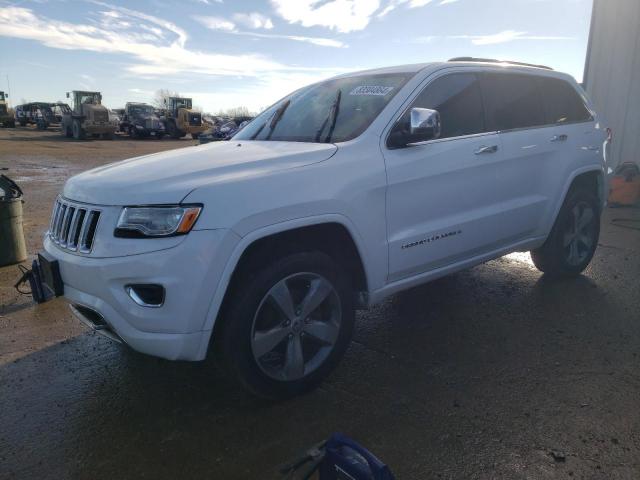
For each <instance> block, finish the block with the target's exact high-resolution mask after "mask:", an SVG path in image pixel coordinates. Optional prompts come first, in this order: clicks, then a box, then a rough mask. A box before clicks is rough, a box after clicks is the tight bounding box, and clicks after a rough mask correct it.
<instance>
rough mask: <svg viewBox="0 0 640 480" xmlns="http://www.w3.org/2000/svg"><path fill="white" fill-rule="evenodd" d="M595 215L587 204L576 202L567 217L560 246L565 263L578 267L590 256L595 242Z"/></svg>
mask: <svg viewBox="0 0 640 480" xmlns="http://www.w3.org/2000/svg"><path fill="white" fill-rule="evenodd" d="M596 221H597V215H596V214H595V212H594V211H593V208H592V207H591V206H589V204H588V203H587V202H578V203H577V204H576V205H575V206H574V207H573V209H572V210H571V212H570V215H569V216H568V219H567V223H566V227H565V230H564V234H563V237H562V246H563V248H564V250H565V254H566V259H567V263H569V264H570V265H572V266H577V265H580V264H581V263H582V262H584V260H585V259H586V258H587V257H588V256H589V255H590V254H591V252H592V250H593V248H594V246H595V245H594V244H595V241H596V235H595V232H596V228H595V222H596Z"/></svg>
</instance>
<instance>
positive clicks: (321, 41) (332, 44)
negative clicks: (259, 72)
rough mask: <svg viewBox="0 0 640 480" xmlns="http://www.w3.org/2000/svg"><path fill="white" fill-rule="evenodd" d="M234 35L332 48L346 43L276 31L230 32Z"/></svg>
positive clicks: (340, 46) (343, 46)
mask: <svg viewBox="0 0 640 480" xmlns="http://www.w3.org/2000/svg"><path fill="white" fill-rule="evenodd" d="M231 33H234V34H235V35H246V36H248V37H256V38H275V39H281V40H293V41H296V42H305V43H311V44H313V45H318V46H320V47H334V48H345V47H346V46H347V45H346V44H345V43H344V42H341V41H340V40H334V39H332V38H323V37H304V36H301V35H280V34H277V33H258V32H231Z"/></svg>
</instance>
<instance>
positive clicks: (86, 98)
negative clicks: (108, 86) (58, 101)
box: [78, 92, 100, 105]
mask: <svg viewBox="0 0 640 480" xmlns="http://www.w3.org/2000/svg"><path fill="white" fill-rule="evenodd" d="M78 103H83V104H89V105H92V104H95V105H99V104H100V94H99V93H91V92H82V93H78Z"/></svg>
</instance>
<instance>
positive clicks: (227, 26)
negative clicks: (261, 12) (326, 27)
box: [193, 16, 347, 48]
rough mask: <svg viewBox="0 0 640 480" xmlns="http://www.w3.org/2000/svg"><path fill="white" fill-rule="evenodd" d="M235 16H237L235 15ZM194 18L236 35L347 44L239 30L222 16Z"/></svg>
mask: <svg viewBox="0 0 640 480" xmlns="http://www.w3.org/2000/svg"><path fill="white" fill-rule="evenodd" d="M234 18H236V17H235V16H234ZM193 19H194V20H196V21H198V22H200V23H202V24H203V25H204V26H205V27H207V28H209V29H211V30H220V31H224V32H227V33H232V34H234V35H241V36H247V37H254V38H266V39H270V38H274V39H280V40H293V41H296V42H305V43H311V44H313V45H318V46H321V47H334V48H343V47H346V46H347V45H346V44H345V43H344V42H341V41H340V40H335V39H333V38H323V37H307V36H303V35H281V34H277V33H259V32H245V31H239V30H237V28H236V24H235V23H233V22H231V21H229V20H227V19H225V18H221V17H202V16H194V17H193ZM264 28H267V27H264Z"/></svg>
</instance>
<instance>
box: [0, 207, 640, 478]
mask: <svg viewBox="0 0 640 480" xmlns="http://www.w3.org/2000/svg"><path fill="white" fill-rule="evenodd" d="M49 208H50V207H49V205H46V209H47V210H48V209H49ZM614 218H634V219H635V220H636V223H635V225H636V226H637V225H638V224H637V220H639V219H640V210H637V209H636V210H631V209H608V210H607V211H606V212H605V215H604V217H603V222H602V235H601V239H600V243H601V244H600V246H599V248H598V251H597V253H596V256H595V258H594V260H593V262H592V265H591V266H590V267H589V269H588V270H587V271H586V273H585V275H583V276H581V277H579V278H577V279H573V280H562V281H551V280H549V279H546V278H545V277H544V276H541V274H540V273H539V272H538V271H537V270H535V268H534V267H533V266H532V265H531V264H530V262H529V257H528V254H514V255H511V256H509V257H505V258H502V259H499V260H495V261H492V262H489V263H487V264H484V265H481V266H478V267H475V268H473V269H471V270H468V271H465V272H461V273H458V274H456V275H452V276H449V277H446V278H443V279H441V280H438V281H436V282H433V283H431V284H427V285H425V286H422V287H419V288H416V289H413V290H411V291H408V292H404V293H401V294H398V295H396V296H394V297H392V298H391V299H389V300H388V301H386V302H385V303H383V304H381V305H379V306H377V307H375V308H373V309H371V310H369V311H367V312H361V313H359V314H358V318H357V326H356V332H355V337H354V341H353V343H352V345H351V347H350V349H349V351H348V352H347V355H346V357H345V358H344V360H343V361H342V363H341V364H340V365H339V367H338V368H337V370H336V371H335V372H334V373H333V374H332V375H331V377H330V378H329V379H328V381H326V382H325V383H324V384H323V385H322V387H321V388H320V389H318V390H317V391H315V392H313V393H311V394H309V395H306V396H304V397H300V398H296V399H293V400H290V401H287V402H282V403H275V404H273V403H265V402H262V401H259V400H256V399H254V398H252V397H250V396H248V395H247V394H245V393H244V392H243V391H241V390H239V389H238V388H237V387H236V386H235V385H234V384H232V383H230V382H229V381H228V380H226V379H225V378H224V376H223V375H222V373H221V372H219V371H217V370H216V368H215V366H214V365H213V364H212V363H210V362H205V363H186V362H184V363H180V362H168V361H163V360H159V359H155V358H151V357H146V356H143V355H139V354H136V353H133V352H131V351H128V350H127V349H126V348H123V347H121V346H119V345H117V344H114V343H112V342H110V341H109V340H107V339H104V338H101V337H99V336H96V335H94V334H93V333H89V332H87V331H86V330H85V329H84V328H83V327H81V326H80V325H78V323H77V321H75V320H74V319H73V318H72V317H71V315H70V314H69V311H68V308H67V306H66V304H65V303H64V300H61V299H58V300H55V301H53V302H50V303H47V304H44V305H40V306H34V305H33V304H31V303H30V302H29V300H28V299H27V298H25V297H19V298H14V297H10V295H9V294H8V293H7V292H9V289H10V287H11V284H12V283H13V281H15V277H16V275H15V267H7V268H3V269H0V287H1V288H0V294H2V295H3V297H2V298H3V299H4V300H3V302H4V303H0V479H3V480H4V479H14V478H15V479H76V478H78V479H129V478H152V479H177V478H189V479H236V478H237V479H244V478H246V479H263V478H264V479H268V478H279V477H278V475H277V466H278V465H279V464H281V463H282V462H284V461H286V460H288V459H290V458H291V457H295V456H296V455H297V454H298V453H299V452H300V451H301V450H302V449H304V448H305V447H308V446H311V445H312V444H314V443H316V442H318V441H319V440H321V439H323V438H326V437H327V436H329V435H330V434H331V433H332V432H334V431H342V432H344V433H347V434H349V435H351V436H353V437H354V438H355V439H357V440H359V441H360V442H362V443H363V444H364V445H365V446H367V447H368V448H369V449H370V450H372V451H373V452H374V453H375V454H376V455H378V456H379V457H380V458H381V459H383V460H384V461H385V462H387V463H388V464H389V465H390V466H391V468H392V470H393V471H394V473H395V475H396V477H397V478H398V479H399V480H404V479H467V478H468V479H476V478H478V479H492V478H500V479H503V478H504V479H521V478H522V479H524V478H527V479H550V478H553V479H555V478H588V479H638V478H640V409H639V407H640V368H639V367H640V232H639V231H637V230H631V229H626V228H622V227H619V226H616V225H613V224H612V223H611V221H612V219H614ZM3 289H4V290H3ZM3 292H4V293H3Z"/></svg>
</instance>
